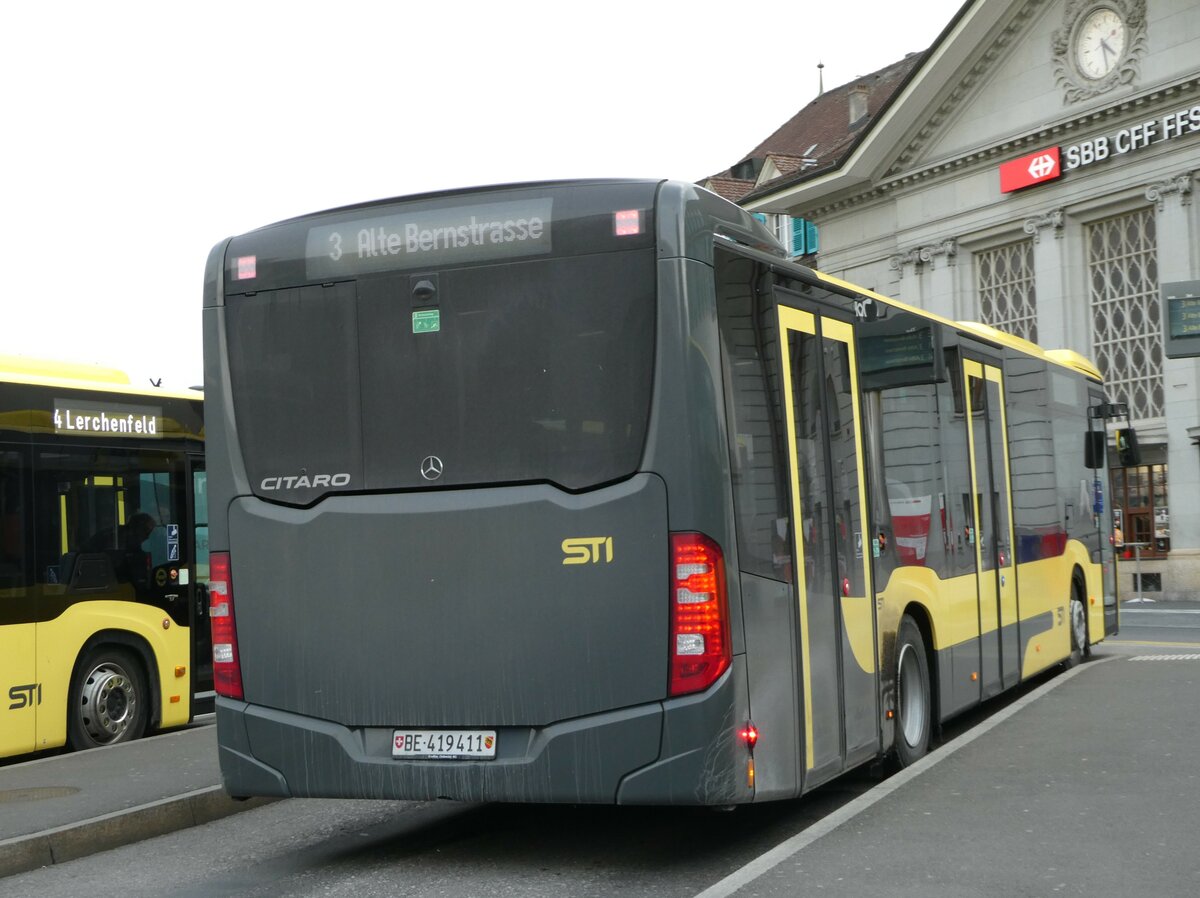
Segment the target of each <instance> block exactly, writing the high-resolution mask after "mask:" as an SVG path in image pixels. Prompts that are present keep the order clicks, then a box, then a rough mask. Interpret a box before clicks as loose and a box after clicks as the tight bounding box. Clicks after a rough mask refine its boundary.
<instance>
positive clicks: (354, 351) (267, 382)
mask: <svg viewBox="0 0 1200 898" xmlns="http://www.w3.org/2000/svg"><path fill="white" fill-rule="evenodd" d="M321 289H322V288H311V287H310V288H306V290H307V291H314V290H321ZM325 289H326V290H327V291H328V292H329V298H328V299H327V300H326V301H317V300H315V299H314V300H312V301H299V302H298V301H296V300H295V298H294V297H293V294H295V293H296V291H286V290H279V291H263V292H261V293H259V294H257V295H254V296H247V297H244V298H242V297H239V298H237V299H232V300H231V301H230V302H229V304H228V305H227V316H228V317H227V333H228V340H229V345H230V365H231V369H232V370H231V379H232V382H233V392H234V401H235V408H236V412H237V416H238V428H239V432H240V434H241V435H242V441H243V449H244V450H245V458H246V462H247V466H248V468H249V469H250V474H251V477H252V482H253V483H254V484H255V485H256V486H257V487H259V488H262V484H264V483H266V484H268V485H269V487H270V489H269V492H270V493H271V494H272V495H270V496H269V497H270V498H275V499H279V500H282V501H295V502H300V503H304V502H309V501H313V500H314V499H316V498H318V497H319V495H320V494H321V493H324V492H327V491H328V489H327V488H328V487H330V486H332V487H335V488H338V489H341V490H346V491H357V490H389V489H411V488H429V487H439V486H466V485H483V484H500V483H516V482H538V481H549V482H552V483H555V484H557V485H559V486H562V487H564V488H566V489H571V490H580V489H586V488H588V487H591V486H596V485H598V484H602V483H607V482H611V481H614V480H619V479H621V478H623V477H626V476H628V475H630V474H632V473H633V472H634V471H636V470H637V467H638V464H639V462H640V459H641V455H642V447H643V443H644V441H645V432H646V425H647V419H648V415H649V405H650V391H651V375H652V371H653V352H654V322H655V304H654V257H653V250H651V249H635V250H630V251H627V252H621V253H605V254H598V255H592V256H570V257H565V258H551V259H546V260H538V261H530V262H526V263H521V264H505V265H494V266H476V267H467V268H458V269H450V270H442V271H434V272H423V273H408V272H405V273H402V274H401V273H393V274H388V275H380V276H369V277H363V278H361V279H359V280H358V281H357V282H353V283H352V284H346V283H342V284H339V285H336V286H335V287H329V288H325ZM317 310H320V314H316V311H317ZM305 321H307V323H305ZM310 327H315V328H317V330H319V333H318V332H309V328H310ZM339 355H340V356H342V357H341V358H339V357H338V356H339ZM355 355H356V356H357V358H355V357H354V356H355ZM281 403H282V406H281ZM321 422H325V423H324V425H322V423H321ZM300 471H305V472H320V473H322V474H328V475H329V478H330V479H329V481H328V482H326V481H324V480H323V481H322V482H321V483H320V484H313V478H312V477H309V478H308V479H307V480H302V479H300V477H299V476H297V475H298V472H300ZM342 475H349V476H348V477H346V476H342ZM288 477H292V478H293V479H292V480H291V481H289V480H288ZM289 484H290V486H289ZM264 495H266V494H265V493H264Z"/></svg>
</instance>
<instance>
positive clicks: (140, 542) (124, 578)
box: [84, 511, 158, 595]
mask: <svg viewBox="0 0 1200 898" xmlns="http://www.w3.org/2000/svg"><path fill="white" fill-rule="evenodd" d="M157 526H158V524H157V522H156V521H155V520H154V518H153V517H152V516H151V515H149V514H147V513H146V512H144V511H139V512H137V513H135V514H134V515H132V516H131V517H130V518H129V520H128V521H127V522H126V523H125V525H124V526H123V527H120V528H118V530H117V534H116V538H115V539H114V534H113V530H112V528H107V529H104V530H101V531H100V532H98V533H96V534H94V535H93V536H92V537H91V538H90V539H89V540H87V542H86V543H85V544H84V551H85V552H105V553H107V554H108V556H109V557H110V558H111V559H112V564H113V573H114V574H115V575H116V579H117V582H118V583H132V584H133V587H134V589H135V590H136V591H137V593H138V594H139V595H141V594H143V593H144V592H146V591H147V590H148V588H149V586H150V553H149V552H147V551H146V549H145V548H144V544H145V542H146V540H148V539H149V538H150V534H152V533H153V532H154V530H155V528H156V527H157Z"/></svg>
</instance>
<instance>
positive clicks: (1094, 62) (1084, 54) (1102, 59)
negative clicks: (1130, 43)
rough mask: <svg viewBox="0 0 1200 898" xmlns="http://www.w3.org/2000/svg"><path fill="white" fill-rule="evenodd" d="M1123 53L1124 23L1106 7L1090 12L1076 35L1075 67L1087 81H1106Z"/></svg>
mask: <svg viewBox="0 0 1200 898" xmlns="http://www.w3.org/2000/svg"><path fill="white" fill-rule="evenodd" d="M1124 53H1125V22H1124V20H1123V19H1122V18H1121V17H1120V16H1119V15H1117V13H1116V12H1115V11H1114V10H1111V9H1108V8H1107V7H1104V6H1102V7H1100V8H1099V9H1097V10H1094V11H1093V12H1091V13H1090V14H1089V15H1088V17H1087V18H1086V19H1084V20H1083V22H1082V23H1081V24H1080V26H1079V30H1078V31H1077V32H1076V33H1075V64H1076V65H1077V66H1078V67H1079V71H1080V73H1082V74H1083V76H1084V77H1086V78H1091V79H1093V80H1098V79H1100V78H1103V77H1105V76H1106V75H1108V74H1109V73H1110V72H1111V71H1112V70H1113V69H1115V68H1116V67H1117V63H1119V62H1120V61H1121V57H1122V56H1123V55H1124Z"/></svg>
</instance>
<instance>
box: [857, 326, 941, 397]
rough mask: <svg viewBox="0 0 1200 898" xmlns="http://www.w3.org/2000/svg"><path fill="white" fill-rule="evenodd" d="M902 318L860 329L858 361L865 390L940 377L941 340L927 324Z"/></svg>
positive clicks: (926, 381)
mask: <svg viewBox="0 0 1200 898" xmlns="http://www.w3.org/2000/svg"><path fill="white" fill-rule="evenodd" d="M912 317H913V316H910V315H901V316H898V317H897V318H896V319H894V320H889V321H881V322H879V323H878V324H875V325H868V326H867V327H865V328H863V331H862V332H861V333H860V336H859V338H858V361H859V367H860V369H861V372H862V374H861V383H862V387H863V389H864V390H879V389H884V388H886V387H898V386H903V385H906V384H922V383H934V382H936V381H938V380H940V379H941V377H942V364H941V358H940V357H941V349H940V341H938V340H937V339H936V338H935V336H934V331H933V329H932V328H931V327H930V326H929V325H927V324H926V325H915V326H914V325H913V324H911V323H910V322H911V320H912Z"/></svg>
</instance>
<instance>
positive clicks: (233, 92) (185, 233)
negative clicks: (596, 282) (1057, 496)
mask: <svg viewBox="0 0 1200 898" xmlns="http://www.w3.org/2000/svg"><path fill="white" fill-rule="evenodd" d="M961 5H962V3H961V0H927V2H924V3H921V4H919V5H916V4H904V3H897V2H895V0H842V2H830V0H826V2H813V0H808V2H798V0H792V2H783V0H758V2H753V0H750V2H741V3H732V2H727V0H726V2H719V3H718V2H709V0H691V2H685V0H663V2H657V0H636V2H626V0H607V2H604V3H589V4H583V3H573V2H560V3H551V2H534V0H510V2H506V3H498V2H488V3H482V2H474V0H458V2H442V0H432V2H424V3H409V2H399V0H396V2H375V0H325V2H320V3H316V2H308V0H292V2H286V3H284V2H278V3H277V2H253V0H238V2H225V0H206V2H192V3H166V2H161V0H160V2H152V3H151V2H121V0H113V2H111V3H95V2H88V3H83V2H74V0H68V2H59V3H38V2H21V3H6V4H4V6H3V9H2V11H0V34H2V35H3V37H0V41H2V50H0V77H2V78H3V81H2V84H3V89H2V92H0V104H2V109H3V116H2V119H0V133H2V134H3V135H4V139H3V143H2V146H3V154H2V157H0V166H2V168H0V171H2V174H0V178H2V181H0V183H2V185H3V193H2V197H3V210H0V241H2V242H0V246H3V249H4V266H3V271H4V273H5V274H4V278H3V281H2V282H0V290H2V291H3V300H2V308H3V312H2V315H3V317H2V319H0V320H2V322H3V323H2V325H0V354H20V355H31V356H38V357H42V358H55V359H61V360H66V361H72V362H94V363H98V364H103V365H109V366H113V367H118V368H123V369H125V370H126V371H128V372H129V373H130V374H131V376H133V378H134V380H135V382H141V383H144V382H145V379H146V378H150V377H153V378H155V379H157V378H162V379H163V384H164V386H168V387H175V388H182V387H187V386H190V385H192V384H198V383H200V381H201V377H202V361H201V354H202V347H201V338H200V327H199V325H200V307H201V287H202V280H203V271H204V263H205V260H206V258H207V256H208V252H209V250H210V249H211V248H212V246H213V245H214V244H215V243H217V242H218V241H219V240H221V239H223V238H224V237H227V236H230V235H233V234H237V233H241V232H244V231H248V230H251V229H253V228H256V227H258V226H260V225H264V224H269V223H270V222H273V221H278V220H280V219H284V218H288V217H291V216H294V215H299V214H303V213H306V212H314V211H317V210H320V209H325V208H330V207H333V206H340V205H345V204H348V203H355V202H362V201H366V200H372V199H380V198H383V197H389V196H402V195H405V194H409V193H419V192H423V191H427V190H434V189H442V188H453V187H465V186H473V185H478V184H488V183H500V182H513V181H525V180H542V179H547V178H575V177H624V176H632V177H654V178H658V177H668V178H678V179H683V180H688V181H696V180H699V179H701V178H703V177H705V176H706V175H709V174H714V173H716V172H718V171H721V170H723V169H725V168H728V167H729V166H730V165H732V164H733V163H735V162H737V161H738V160H739V159H741V158H742V157H743V156H744V155H745V154H746V153H747V152H748V151H749V150H751V149H752V148H753V147H755V146H756V145H757V144H758V143H759V142H760V141H762V140H763V138H765V137H766V136H767V135H769V134H770V133H771V132H772V131H774V130H775V129H776V128H777V127H778V126H779V125H781V124H783V122H785V121H786V120H787V119H788V118H790V117H791V116H792V115H793V114H794V113H795V112H796V111H797V110H799V109H800V108H802V107H803V106H804V105H806V104H807V103H808V102H809V101H810V100H811V99H812V98H813V97H814V96H816V93H817V63H818V62H823V63H824V65H825V69H824V79H825V86H826V87H827V88H832V87H836V86H838V85H840V84H844V83H846V82H847V81H850V80H851V79H853V78H855V77H857V76H859V75H862V74H866V73H868V72H871V71H874V70H876V69H878V68H882V67H883V66H885V65H887V64H889V63H891V62H894V61H896V60H897V59H900V58H901V57H903V56H904V55H905V54H906V53H910V52H914V51H919V50H924V49H925V48H926V47H928V46H929V45H930V44H931V43H932V42H933V41H934V39H935V38H936V37H937V35H938V34H939V33H940V32H941V31H942V29H943V28H944V27H945V26H946V25H947V23H948V22H949V21H950V19H951V18H952V17H953V15H954V13H955V12H956V11H957V10H958V8H959V7H960V6H961Z"/></svg>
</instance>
